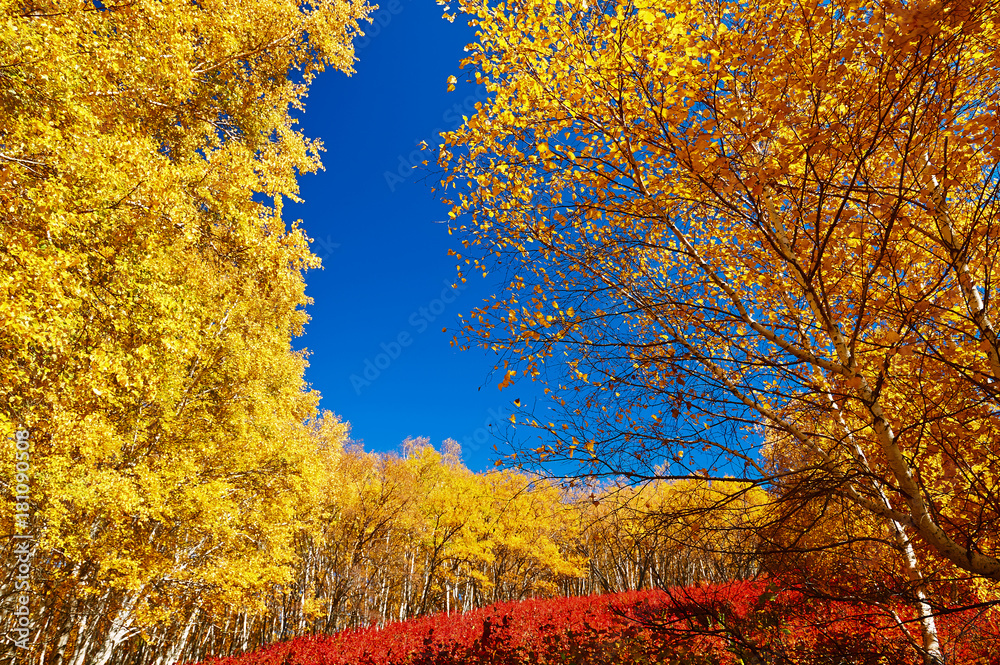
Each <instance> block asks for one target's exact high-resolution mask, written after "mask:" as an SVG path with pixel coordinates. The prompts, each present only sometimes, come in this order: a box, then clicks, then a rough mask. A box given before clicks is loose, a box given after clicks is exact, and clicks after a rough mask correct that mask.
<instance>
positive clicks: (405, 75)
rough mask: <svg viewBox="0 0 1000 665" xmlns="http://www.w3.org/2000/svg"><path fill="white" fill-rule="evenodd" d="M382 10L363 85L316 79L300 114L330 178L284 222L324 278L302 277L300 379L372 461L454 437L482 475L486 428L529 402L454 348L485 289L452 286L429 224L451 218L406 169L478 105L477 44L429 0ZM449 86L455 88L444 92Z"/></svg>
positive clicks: (438, 234)
mask: <svg viewBox="0 0 1000 665" xmlns="http://www.w3.org/2000/svg"><path fill="white" fill-rule="evenodd" d="M381 5H382V8H381V9H380V10H379V11H378V12H376V13H375V19H376V23H375V24H373V25H371V26H366V31H367V35H366V36H365V37H364V38H361V39H359V41H358V42H357V44H356V45H357V56H358V58H359V61H358V62H357V63H356V70H357V73H355V74H354V75H353V76H351V77H350V78H348V77H347V76H345V75H344V74H342V73H340V72H335V71H327V72H325V73H323V74H321V75H320V76H319V77H318V78H317V79H316V81H315V82H314V83H313V85H312V88H311V91H310V93H309V97H308V99H307V100H306V112H305V114H304V115H301V116H300V123H301V127H302V129H303V131H304V132H305V134H306V135H307V136H309V137H312V138H320V139H322V140H323V142H324V144H325V147H326V152H325V153H324V154H323V163H324V166H325V167H326V170H325V171H322V172H320V173H318V174H315V175H305V176H303V177H302V178H301V179H300V184H301V194H302V197H303V198H304V199H305V203H304V204H303V205H298V206H295V205H288V206H286V208H285V213H284V214H285V216H286V218H288V219H289V220H292V219H295V218H296V217H301V218H302V220H303V224H304V228H305V230H306V232H307V234H308V235H309V236H310V237H312V238H313V239H314V243H313V251H314V253H316V254H317V255H318V256H320V257H321V258H322V259H323V263H324V266H325V268H324V269H323V270H313V271H309V272H308V273H307V275H306V281H307V284H308V289H307V292H308V294H309V295H310V296H311V297H312V298H313V299H314V300H315V303H314V304H313V305H312V306H311V307H310V309H309V314H310V315H311V317H312V321H311V322H310V323H309V325H308V326H307V327H306V335H305V336H304V337H302V338H299V339H298V340H296V345H297V346H298V347H302V346H305V347H306V348H308V349H309V350H310V351H311V353H312V355H311V356H310V358H309V362H310V368H309V369H308V371H307V373H306V379H307V380H308V381H309V382H310V383H311V384H312V386H313V388H315V389H316V390H318V391H320V393H322V395H323V401H322V405H321V406H322V408H324V409H329V410H331V411H333V412H335V413H337V414H338V415H340V416H341V417H342V418H344V419H345V420H347V421H349V422H350V423H351V425H352V436H353V438H355V439H356V440H361V441H363V443H364V446H365V448H366V449H368V450H378V451H387V450H393V449H396V448H398V446H399V444H400V443H401V442H402V440H403V439H404V438H406V437H407V436H414V437H416V436H427V437H430V439H431V442H432V443H433V444H434V445H435V446H439V445H440V443H441V442H442V441H443V440H444V439H445V438H447V437H451V438H454V439H456V440H458V441H459V442H460V443H463V456H464V458H465V461H466V464H468V465H469V467H470V468H472V469H475V470H483V469H485V468H486V467H487V466H492V465H491V461H492V459H495V454H494V452H493V445H494V443H496V441H495V439H494V437H493V436H492V433H491V428H490V427H489V424H490V423H492V422H495V421H496V420H497V418H498V416H499V417H502V418H503V419H504V420H506V419H507V418H509V416H510V415H511V414H512V413H513V407H512V405H511V403H512V401H513V400H514V399H515V398H516V397H521V398H525V397H526V395H525V394H520V393H518V391H517V390H512V389H510V388H508V389H505V390H504V391H503V392H502V393H501V392H500V391H499V390H498V389H497V383H498V382H499V381H500V377H496V378H494V377H492V376H490V370H491V369H492V367H493V365H494V363H495V361H496V360H495V358H494V357H493V356H492V355H490V354H488V353H487V352H485V351H483V350H480V349H472V350H469V351H466V352H461V351H459V350H457V349H456V348H452V347H451V346H450V343H449V342H450V340H451V338H452V336H453V334H454V332H455V331H456V328H457V326H456V320H457V315H458V314H459V313H460V312H462V313H467V312H469V310H470V309H472V308H473V307H474V306H475V305H476V304H477V302H478V301H481V300H482V298H483V297H484V296H488V295H489V293H490V292H491V290H492V288H493V284H492V283H491V282H490V281H489V280H483V279H481V278H476V279H471V278H470V279H469V281H468V282H467V284H468V287H467V288H466V289H465V290H462V291H454V290H452V289H449V288H448V287H447V285H449V284H451V283H453V282H454V281H455V276H456V271H455V262H454V258H453V257H449V256H448V255H447V250H448V249H449V247H451V246H452V245H453V243H454V242H455V237H454V236H452V237H449V236H448V234H447V226H446V225H445V224H443V223H435V222H436V221H440V220H444V219H447V209H446V208H445V206H444V205H443V204H441V203H440V202H439V199H438V198H437V194H435V193H432V192H431V191H430V188H431V184H432V182H431V179H429V178H426V173H422V172H421V171H419V170H417V171H415V170H412V169H410V168H409V163H411V162H412V161H413V160H414V159H416V157H417V156H418V153H416V152H414V151H415V149H416V147H417V144H418V143H419V142H420V141H422V140H423V141H427V142H428V143H430V144H433V145H436V144H437V143H438V140H437V137H436V132H438V131H441V130H450V129H454V128H456V127H457V126H458V124H459V123H460V122H461V115H462V113H460V112H458V110H459V109H456V108H455V105H456V104H457V105H459V107H461V105H463V104H465V105H467V107H468V108H469V109H471V108H472V106H473V104H474V103H475V101H476V91H475V89H474V88H472V87H471V86H468V85H465V84H463V83H462V82H463V81H464V77H463V76H462V74H463V72H462V71H460V70H459V68H458V65H459V62H460V60H461V59H462V57H463V55H464V51H463V47H464V46H465V45H466V44H467V43H469V42H470V41H472V39H473V37H474V35H473V31H472V29H471V28H469V27H468V25H466V24H465V23H463V22H462V19H461V18H458V19H456V21H455V22H454V23H448V22H447V21H445V20H444V19H442V18H441V13H442V8H441V7H439V6H437V5H436V4H435V3H434V2H431V1H430V0H393V1H392V2H385V1H382V2H381ZM452 74H454V75H456V76H458V78H459V81H460V85H459V87H458V89H457V90H456V91H454V92H451V93H448V92H446V90H447V79H448V76H449V75H452ZM465 113H467V114H468V113H469V111H465ZM411 157H412V158H413V159H411ZM424 158H425V157H423V156H421V157H420V159H424ZM448 301H450V302H448ZM442 328H447V329H448V332H447V333H443V332H442V331H441V329H442ZM383 345H385V348H383ZM396 345H399V346H396ZM392 356H395V357H392ZM366 369H367V376H366ZM352 376H353V377H355V378H353V379H352ZM362 381H364V382H368V383H362ZM494 429H495V428H494Z"/></svg>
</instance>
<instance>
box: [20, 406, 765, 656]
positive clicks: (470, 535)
mask: <svg viewBox="0 0 1000 665" xmlns="http://www.w3.org/2000/svg"><path fill="white" fill-rule="evenodd" d="M310 432H311V448H312V451H311V454H310V457H311V460H312V461H311V469H310V474H309V477H308V481H309V483H310V485H311V487H312V489H311V490H310V491H309V492H303V493H300V494H299V495H298V497H297V500H296V501H295V503H294V508H291V505H290V504H289V505H286V506H285V510H283V511H275V512H274V513H272V515H271V517H272V521H270V522H267V523H262V524H260V526H259V528H260V529H261V530H263V531H276V530H285V531H288V532H289V533H288V535H289V536H290V538H289V539H288V540H289V547H288V549H287V550H286V551H275V550H270V551H269V548H268V547H267V545H266V541H265V540H263V539H260V540H258V541H256V542H255V543H253V545H255V546H256V549H257V559H256V560H255V558H254V557H252V556H247V557H244V558H242V559H235V558H233V559H230V560H229V561H224V560H220V561H219V562H218V564H219V565H217V566H216V567H215V569H214V570H213V571H212V573H211V574H205V573H203V574H202V575H201V576H200V577H199V578H186V579H182V578H181V573H180V571H181V570H183V568H184V564H183V561H185V560H194V559H196V558H197V557H199V556H200V551H201V550H202V549H203V545H202V544H201V543H199V542H197V541H193V540H191V541H187V542H186V543H177V544H173V543H167V542H165V539H166V538H169V534H162V535H161V536H159V538H160V539H161V540H160V542H159V543H155V544H154V546H158V547H160V548H166V547H167V546H168V545H173V546H176V550H175V551H176V555H175V560H176V561H177V562H178V563H179V565H178V566H177V569H178V572H177V573H174V574H172V575H163V576H161V577H158V578H155V579H151V580H149V582H148V583H147V584H146V585H144V586H142V587H138V588H137V587H136V586H133V587H132V588H129V587H128V586H127V585H124V584H120V583H115V581H114V579H115V578H114V577H109V571H107V570H106V569H102V568H101V567H99V566H98V565H97V563H96V561H94V560H88V561H70V560H67V558H66V557H65V556H64V555H62V553H60V552H59V551H58V550H55V549H53V550H49V551H40V552H37V553H36V555H35V558H34V560H33V563H32V566H33V572H32V576H33V578H34V579H35V580H36V581H38V582H40V584H37V585H36V586H35V588H34V591H33V594H34V596H33V598H35V599H37V604H36V605H34V606H33V608H32V610H33V611H32V624H31V626H30V628H31V630H30V635H31V645H30V646H31V653H32V654H34V658H33V661H32V662H39V663H52V664H56V663H74V664H75V663H94V662H102V663H123V664H124V663H157V664H166V663H173V662H174V661H178V660H180V661H188V660H190V661H195V660H200V659H202V658H205V657H207V656H212V655H230V654H239V653H244V652H246V651H249V650H253V649H256V648H259V647H261V646H264V645H267V644H270V643H272V642H275V641H280V640H284V639H288V638H291V637H295V636H300V635H306V634H316V633H320V634H328V633H333V632H336V631H338V630H342V629H345V628H353V627H360V626H370V625H384V624H386V623H391V622H395V621H401V620H406V619H410V618H413V617H418V616H424V615H428V614H434V613H440V612H446V613H447V612H450V613H456V612H464V611H468V610H471V609H473V608H479V607H483V606H485V605H488V604H491V603H495V602H499V601H510V600H521V599H527V598H543V597H555V596H564V595H586V594H593V593H601V592H608V591H624V590H630V589H649V588H660V587H665V586H672V585H689V584H692V583H695V582H707V581H717V582H719V581H729V580H736V579H745V578H747V577H750V576H752V575H753V574H754V573H755V572H757V570H758V565H757V561H756V560H755V558H754V555H753V548H752V547H750V546H749V545H750V541H751V540H752V539H753V536H752V534H751V532H750V531H749V530H748V529H747V528H746V526H747V525H748V524H749V522H750V521H752V520H753V519H754V516H755V515H756V514H758V512H759V511H760V510H761V509H762V506H763V504H764V497H763V494H762V493H758V492H759V491H755V492H748V493H746V494H744V495H739V494H737V495H736V496H734V495H733V492H732V491H731V488H730V489H729V490H727V491H723V490H721V489H717V488H713V487H711V486H709V485H708V484H702V485H701V486H700V487H691V486H686V485H691V484H695V485H697V483H695V481H688V482H687V483H686V485H685V483H681V484H677V483H672V484H671V483H665V482H661V483H657V484H653V485H650V486H647V487H646V488H644V489H641V490H639V489H634V488H633V489H626V488H618V487H615V486H613V485H611V486H601V487H589V488H587V487H574V488H565V487H560V486H558V485H556V484H554V483H553V482H551V481H546V480H539V479H537V478H534V477H531V476H529V475H526V474H525V473H523V472H517V471H512V470H503V471H495V472H491V473H473V472H472V471H470V470H469V469H468V468H467V467H466V466H465V465H464V464H463V463H462V460H461V456H460V452H461V451H460V448H459V446H458V444H457V443H455V442H453V441H450V440H449V441H446V442H445V445H444V446H443V447H442V450H440V451H439V450H436V449H435V448H434V447H433V446H431V445H430V444H429V442H428V441H427V440H426V439H415V440H407V441H406V442H404V444H403V446H402V448H401V450H400V452H399V453H396V454H378V453H373V452H366V451H364V450H363V449H361V448H360V447H358V446H355V445H352V444H350V442H349V441H348V440H347V432H348V429H347V426H346V425H344V424H343V423H341V422H339V421H338V420H336V419H335V418H334V417H332V416H330V415H329V414H327V415H326V417H325V418H323V419H320V420H317V421H315V422H313V423H312V426H311V429H310ZM692 490H693V492H692ZM262 498H263V499H264V500H266V498H267V497H262ZM713 506H714V507H715V508H716V510H715V511H713V512H712V516H711V517H710V518H706V516H705V515H704V514H702V513H703V512H704V510H705V509H707V508H709V507H713ZM755 511H757V512H755ZM217 519H220V520H221V521H223V522H224V521H225V516H224V515H217ZM79 527H80V531H81V532H82V533H86V532H88V531H94V530H97V529H100V528H101V525H100V524H99V523H90V524H80V525H79ZM119 547H120V548H121V550H120V552H119V556H120V557H121V559H120V560H121V561H122V562H123V563H124V562H126V560H127V558H128V556H129V552H136V551H137V549H138V544H137V543H132V542H124V541H122V542H120V544H119ZM209 549H210V548H209ZM4 556H8V557H10V556H13V555H12V553H11V551H10V547H8V548H7V549H6V551H5V552H4ZM120 565H121V564H120ZM144 565H146V564H145V562H144V561H143V560H142V559H138V560H135V561H133V562H132V568H133V569H139V568H142V567H143V566H144ZM13 572H14V571H13V569H10V570H8V571H7V573H8V574H7V576H6V579H5V580H4V587H3V592H4V597H7V598H9V597H10V596H11V595H12V594H13V593H14V591H13V587H14V584H15V575H14V574H13ZM135 572H136V573H138V570H136V571H135ZM148 572H151V571H148ZM119 579H120V578H119ZM109 644H110V645H113V648H108V645H109Z"/></svg>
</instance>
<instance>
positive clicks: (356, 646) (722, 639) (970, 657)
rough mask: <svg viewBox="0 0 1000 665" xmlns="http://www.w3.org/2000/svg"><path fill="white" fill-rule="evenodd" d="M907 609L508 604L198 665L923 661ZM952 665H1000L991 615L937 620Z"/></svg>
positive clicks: (698, 596) (666, 596)
mask: <svg viewBox="0 0 1000 665" xmlns="http://www.w3.org/2000/svg"><path fill="white" fill-rule="evenodd" d="M910 619H912V617H911V616H909V615H908V614H907V613H906V610H905V609H904V608H903V607H902V606H900V607H896V608H892V607H878V608H875V607H869V606H857V605H853V604H850V603H846V602H834V601H821V600H815V599H810V598H806V597H805V596H803V594H801V593H799V592H798V591H794V590H779V589H778V588H777V587H776V586H775V585H774V584H773V583H767V582H760V581H758V582H738V583H730V584H725V585H710V586H701V587H688V588H677V589H671V590H667V591H663V590H654V591H642V592H628V593H620V594H608V595H600V596H589V597H575V598H556V599H547V600H527V601H522V602H515V603H501V604H497V605H492V606H489V607H485V608H482V609H479V610H476V611H472V612H467V613H465V614H452V615H450V616H448V615H444V614H438V615H434V616H428V617H424V618H420V619H414V620H411V621H406V622H401V623H395V624H390V625H387V626H385V627H382V628H365V629H360V630H352V631H345V632H342V633H337V634H335V635H322V636H320V635H317V636H310V637H304V638H298V639H294V640H291V641H288V642H281V643H277V644H273V645H271V646H269V647H266V648H264V649H261V650H259V651H256V652H253V653H249V654H245V655H242V656H235V657H232V656H231V657H224V658H215V659H209V660H206V661H203V663H202V664H201V665H403V664H404V663H405V664H406V665H459V664H463V665H466V664H480V665H524V664H528V663H532V664H535V663H537V664H548V663H560V664H569V663H575V664H583V663H587V664H589V665H598V664H605V663H606V664H609V665H610V664H612V663H622V664H627V663H670V664H677V665H701V664H705V665H710V664H711V665H715V664H734V665H736V664H739V663H743V664H746V665H750V664H751V663H753V664H763V663H768V664H770V663H775V664H777V663H781V664H789V665H793V664H794V665H798V664H802V665H806V664H807V663H808V664H809V665H820V664H824V663H828V664H830V665H833V664H834V663H837V664H840V663H851V664H854V663H857V664H871V665H875V664H879V665H884V664H889V663H918V662H921V657H920V655H919V644H920V639H919V632H918V630H917V627H916V625H915V623H913V622H912V621H910ZM938 623H939V630H940V631H941V632H942V637H944V638H946V639H945V640H944V642H945V643H946V644H948V645H953V646H952V647H951V652H949V653H946V654H945V656H946V658H947V663H949V665H950V664H952V663H977V664H983V665H987V664H988V665H1000V653H998V652H1000V622H998V618H997V612H996V611H995V610H983V611H978V612H977V611H974V610H967V611H964V612H961V613H953V614H948V615H944V616H941V617H939V619H938Z"/></svg>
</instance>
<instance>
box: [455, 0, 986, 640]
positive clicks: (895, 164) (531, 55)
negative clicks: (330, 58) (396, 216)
mask: <svg viewBox="0 0 1000 665" xmlns="http://www.w3.org/2000/svg"><path fill="white" fill-rule="evenodd" d="M464 9H465V11H467V12H468V13H469V15H470V16H471V19H472V21H473V23H474V24H475V25H476V26H477V27H478V33H477V37H478V40H477V42H476V43H474V44H471V45H470V46H469V51H470V55H469V56H468V58H467V59H466V60H464V61H463V67H466V68H468V69H469V70H470V71H471V72H472V75H473V76H474V81H475V83H477V84H479V85H482V86H485V90H486V92H487V101H485V102H484V103H482V104H481V105H479V108H478V109H477V112H476V113H475V114H474V115H473V116H472V117H470V118H468V119H467V120H466V122H465V123H464V125H463V126H462V127H460V128H459V129H457V130H456V131H453V132H450V133H447V134H445V135H443V136H444V142H443V143H442V144H441V146H440V153H439V158H438V163H439V165H440V166H441V167H442V168H444V169H445V170H446V172H445V175H444V179H443V180H442V183H441V184H442V188H443V191H444V196H445V199H446V201H447V203H448V204H450V205H451V206H452V209H451V213H450V215H451V218H452V220H453V222H452V232H453V233H457V234H458V236H459V238H460V240H461V248H457V249H456V254H457V256H458V259H459V262H460V263H459V265H460V267H462V268H464V267H465V266H468V268H465V269H467V270H472V269H474V270H477V271H478V270H482V271H483V272H486V271H487V270H490V269H493V268H494V266H496V267H499V268H500V272H501V274H503V275H504V279H503V282H502V291H501V293H499V294H498V295H497V297H496V299H495V300H493V301H488V302H487V303H485V304H484V305H483V306H482V307H480V308H479V309H478V310H476V311H475V312H473V313H472V315H471V317H469V319H468V327H467V332H468V334H469V337H470V338H471V339H472V340H474V341H478V342H480V343H482V344H483V345H485V346H488V347H491V348H493V349H494V350H496V351H498V352H499V353H501V354H503V357H504V361H503V366H502V371H503V372H505V376H504V378H503V381H502V382H501V384H500V386H501V388H503V387H505V386H507V385H509V384H510V382H511V381H512V380H514V378H515V377H516V376H518V374H519V373H520V374H523V375H525V376H530V377H532V378H534V379H536V380H540V381H544V382H545V383H546V394H547V395H549V396H551V398H552V400H553V403H552V404H551V410H548V415H546V416H545V417H541V416H539V415H538V414H537V413H525V414H523V418H522V420H523V421H524V422H525V423H526V424H528V425H531V426H535V427H538V428H541V429H542V430H544V431H545V433H544V434H543V438H542V443H541V445H539V446H537V447H535V448H530V447H526V446H521V447H520V450H518V451H517V452H516V453H515V455H516V457H517V461H518V462H519V463H537V462H553V461H561V460H563V461H564V460H571V459H573V460H577V461H580V460H581V459H582V466H580V467H578V473H581V474H592V475H598V474H602V473H603V474H611V475H618V474H624V475H627V476H629V477H631V478H633V479H636V480H639V479H643V478H654V477H664V476H695V477H721V476H723V475H731V476H734V477H737V478H739V479H741V480H749V481H754V482H759V483H764V484H766V485H768V486H769V487H770V488H771V489H772V491H773V492H774V493H775V495H776V496H778V495H780V494H781V492H782V491H783V489H782V488H787V487H791V486H794V487H801V483H803V482H806V481H808V486H809V487H811V488H812V496H817V495H822V494H826V495H828V496H836V497H837V498H838V500H843V505H845V506H847V507H848V509H850V510H856V511H860V512H861V513H865V514H868V515H870V516H872V517H874V518H876V519H875V523H876V525H877V529H878V530H877V531H876V534H875V536H876V537H878V538H881V539H882V541H883V542H884V543H885V544H886V545H887V546H888V550H879V551H890V552H892V553H896V554H898V557H897V558H898V560H899V562H900V564H899V567H898V569H899V570H900V571H901V572H900V577H899V579H900V583H901V584H904V585H905V586H907V587H908V589H909V592H910V594H911V597H912V599H913V608H914V612H915V614H916V616H917V623H919V625H920V626H921V629H922V630H921V634H922V643H921V644H920V645H918V649H920V650H921V651H922V652H923V653H924V654H925V657H926V658H928V659H930V660H934V659H938V658H940V656H941V646H940V645H939V644H938V640H937V637H936V631H935V627H934V618H933V614H934V612H935V607H934V604H935V602H937V601H936V600H935V598H932V596H933V595H934V594H933V593H932V592H930V591H928V588H929V587H928V584H929V581H928V575H931V573H929V572H928V571H943V570H951V571H952V572H956V571H957V573H959V574H961V575H964V576H966V577H968V578H970V579H972V580H974V581H978V583H979V584H980V585H981V586H982V587H983V589H985V590H987V591H988V590H989V589H991V588H994V587H993V585H994V584H995V582H996V581H997V580H1000V558H998V554H1000V553H998V550H997V546H998V543H997V540H996V537H995V534H996V532H997V525H998V522H997V517H998V510H1000V503H998V497H997V491H996V490H997V474H998V472H1000V457H998V454H997V448H996V446H995V445H992V444H991V439H992V436H993V434H992V433H993V432H994V431H996V428H997V425H998V411H997V408H998V393H997V385H998V384H997V382H998V380H1000V350H998V340H997V332H996V328H995V325H996V324H995V318H996V303H995V298H993V297H992V293H993V291H992V286H993V277H994V274H995V272H994V269H995V268H997V267H998V266H997V251H996V249H997V240H998V239H1000V234H998V232H997V229H996V226H995V222H996V219H997V210H998V208H997V204H998V197H997V188H998V186H1000V178H998V172H997V157H998V155H1000V143H998V141H997V136H996V133H997V105H998V102H1000V88H998V87H997V81H998V80H1000V78H998V71H997V65H998V64H1000V63H998V57H1000V56H998V55H997V54H996V51H995V49H994V45H995V43H996V39H997V25H996V24H997V18H998V16H997V5H996V4H995V3H992V2H981V1H978V0H975V1H968V2H963V1H957V2H925V1H917V2H896V1H894V0H885V1H873V2H857V1H856V0H833V1H831V2H824V3H819V2H814V1H805V2H800V3H784V2H773V1H771V0H763V1H762V2H757V3H734V2H725V1H721V2H720V1H711V2H709V1H698V0H696V1H694V2H688V1H685V2H676V1H674V0H664V1H658V2H649V1H648V0H619V1H615V0H607V1H593V2H591V1H588V0H581V1H580V2H561V1H556V0H514V1H511V2H500V3H488V2H482V1H480V0H473V1H471V2H467V3H465V5H464ZM765 444H766V451H762V448H765ZM762 452H765V453H766V454H764V455H762V454H761V453H762ZM685 453H686V456H685ZM869 521H870V520H869ZM937 574H938V573H937V572H934V573H933V575H937ZM933 575H931V576H933ZM981 590H982V589H981Z"/></svg>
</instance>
